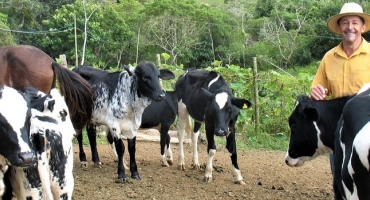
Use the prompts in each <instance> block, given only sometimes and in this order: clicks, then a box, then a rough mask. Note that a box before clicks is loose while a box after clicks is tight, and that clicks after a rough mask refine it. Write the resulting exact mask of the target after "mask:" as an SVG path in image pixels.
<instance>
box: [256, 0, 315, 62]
mask: <svg viewBox="0 0 370 200" xmlns="http://www.w3.org/2000/svg"><path fill="white" fill-rule="evenodd" d="M280 6H281V7H278V6H275V12H274V16H275V21H272V20H271V19H266V20H265V21H264V26H263V29H262V30H261V35H262V37H263V38H264V39H266V40H268V41H269V42H271V43H272V44H273V45H274V46H276V47H277V49H278V50H279V55H280V57H281V59H282V63H281V65H282V66H283V67H285V68H287V67H288V66H289V65H290V64H291V59H292V57H293V55H294V53H295V50H296V49H297V44H298V38H299V35H300V33H301V31H302V28H303V26H304V24H305V23H306V18H307V15H308V12H307V11H306V12H305V10H306V7H305V5H304V4H303V3H301V4H299V5H298V6H292V5H291V4H280ZM290 10H292V11H293V12H290ZM302 11H303V12H302Z"/></svg>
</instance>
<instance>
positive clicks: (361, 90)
mask: <svg viewBox="0 0 370 200" xmlns="http://www.w3.org/2000/svg"><path fill="white" fill-rule="evenodd" d="M369 88H370V83H365V84H364V85H363V86H362V87H361V88H360V90H359V91H358V92H357V95H358V94H361V93H363V92H365V91H366V90H368V89H369Z"/></svg>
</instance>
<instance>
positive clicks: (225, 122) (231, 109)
mask: <svg viewBox="0 0 370 200" xmlns="http://www.w3.org/2000/svg"><path fill="white" fill-rule="evenodd" d="M201 91H202V93H203V95H204V96H205V97H206V99H207V108H206V116H205V125H206V129H207V132H208V131H213V132H214V134H215V135H216V136H228V135H229V134H230V133H235V123H236V120H237V118H238V115H239V108H240V109H241V108H248V107H250V106H251V105H252V104H251V102H250V101H248V100H246V99H239V98H235V97H233V96H232V95H231V94H230V93H229V92H228V91H222V90H219V91H217V92H216V93H214V94H212V93H211V92H209V91H208V90H206V89H204V88H201Z"/></svg>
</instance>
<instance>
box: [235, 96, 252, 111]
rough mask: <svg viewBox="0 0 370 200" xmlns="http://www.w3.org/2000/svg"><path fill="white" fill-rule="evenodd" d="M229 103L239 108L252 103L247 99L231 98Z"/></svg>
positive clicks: (249, 105)
mask: <svg viewBox="0 0 370 200" xmlns="http://www.w3.org/2000/svg"><path fill="white" fill-rule="evenodd" d="M231 103H232V104H233V105H235V106H236V107H238V108H240V109H245V108H249V107H251V105H252V103H251V102H250V101H248V100H247V99H239V98H232V99H231Z"/></svg>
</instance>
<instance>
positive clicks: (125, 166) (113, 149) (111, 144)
mask: <svg viewBox="0 0 370 200" xmlns="http://www.w3.org/2000/svg"><path fill="white" fill-rule="evenodd" d="M106 133H108V134H107V140H108V143H109V144H110V146H111V147H112V151H113V154H114V155H115V156H116V159H115V160H114V162H118V155H117V150H116V146H115V144H114V139H113V136H112V134H110V132H109V128H108V127H106ZM122 159H123V167H124V168H125V170H128V169H129V168H128V167H127V163H126V161H125V158H124V157H123V158H122Z"/></svg>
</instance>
